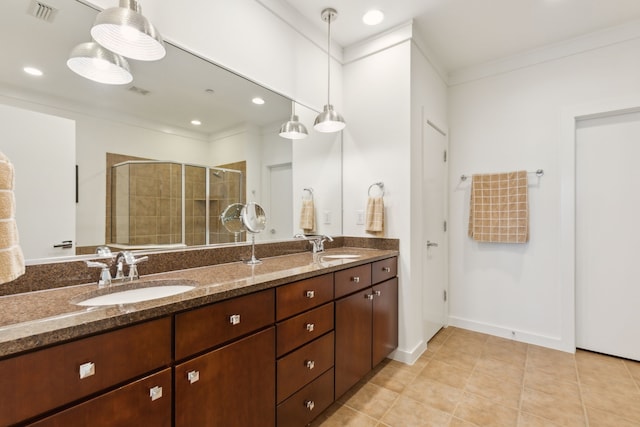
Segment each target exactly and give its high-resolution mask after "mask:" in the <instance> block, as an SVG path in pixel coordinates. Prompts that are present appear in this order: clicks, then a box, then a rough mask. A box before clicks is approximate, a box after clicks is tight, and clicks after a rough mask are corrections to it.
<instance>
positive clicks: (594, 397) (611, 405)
mask: <svg viewBox="0 0 640 427" xmlns="http://www.w3.org/2000/svg"><path fill="white" fill-rule="evenodd" d="M582 399H583V402H584V405H585V406H586V407H589V408H593V409H600V410H603V411H606V412H611V413H614V414H618V415H619V416H621V417H623V418H627V419H629V420H632V421H634V422H636V423H638V424H639V425H640V394H637V393H634V394H631V395H621V394H617V393H610V392H606V391H601V390H597V389H596V388H591V387H586V386H583V387H582Z"/></svg>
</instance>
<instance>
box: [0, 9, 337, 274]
mask: <svg viewBox="0 0 640 427" xmlns="http://www.w3.org/2000/svg"><path fill="white" fill-rule="evenodd" d="M114 4H115V2H114ZM42 8H44V9H42ZM97 13H98V11H96V10H95V9H94V8H92V7H90V6H88V5H86V4H84V3H82V2H79V1H76V0H44V1H35V0H3V1H2V2H1V3H0V37H2V40H4V42H3V45H2V48H1V49H0V51H1V53H2V57H3V59H2V67H0V89H1V92H0V132H2V134H3V135H2V138H0V151H2V152H4V153H5V154H6V155H7V156H8V157H9V158H10V159H11V160H12V162H13V163H14V167H15V171H16V186H15V195H16V210H17V213H16V219H17V222H18V227H19V231H20V240H21V245H22V247H23V251H24V252H25V257H26V258H27V259H28V260H29V261H30V262H31V263H37V262H44V260H45V259H50V258H59V257H68V256H72V255H81V254H88V253H93V251H94V249H95V248H96V247H97V246H99V245H103V244H105V243H107V244H111V243H114V242H113V241H110V239H112V236H113V235H114V234H116V231H115V229H116V228H118V229H120V228H121V227H122V224H123V223H126V226H127V227H129V228H130V229H133V225H134V222H135V221H142V220H141V219H133V217H131V218H130V219H123V220H122V221H120V222H117V221H116V220H117V218H116V216H119V215H120V213H121V210H122V206H123V205H122V203H124V204H128V205H129V206H127V207H128V209H131V210H135V209H137V210H138V211H140V210H141V209H142V205H145V204H146V205H152V206H151V208H149V206H146V208H149V209H150V210H148V211H146V212H147V213H146V214H145V216H147V217H148V218H146V219H145V220H144V221H146V222H144V224H142V222H140V223H139V224H138V225H139V227H138V228H143V227H145V228H146V229H147V230H146V233H148V234H151V233H153V230H154V227H156V228H157V229H158V230H159V229H160V227H161V224H164V225H166V221H171V219H167V218H169V216H170V215H169V214H168V213H167V212H169V213H173V212H175V211H176V210H178V209H182V213H183V215H184V214H185V213H186V215H188V216H189V217H187V218H185V217H184V216H183V217H182V218H181V220H180V221H181V222H180V224H179V225H178V223H175V224H174V225H173V231H178V230H177V228H178V227H181V230H179V231H180V233H181V234H180V236H181V237H180V238H165V240H161V241H159V244H158V245H154V244H152V243H150V242H146V241H144V240H140V241H129V242H127V243H128V244H129V245H128V246H126V247H127V249H154V248H156V249H157V248H161V249H167V248H175V247H182V246H183V245H185V244H186V245H202V244H220V243H226V242H228V241H230V240H229V239H228V237H220V236H216V235H215V233H214V231H215V230H214V228H216V227H220V224H219V222H220V221H219V218H217V217H216V215H218V212H221V211H223V210H224V208H225V207H226V206H225V205H226V204H227V203H231V202H233V201H236V200H235V199H233V197H236V196H235V194H238V197H239V198H240V200H237V201H240V202H244V203H246V202H257V203H259V204H260V205H261V206H263V207H264V209H265V211H266V213H267V218H268V222H267V227H266V230H265V231H264V232H263V233H261V234H260V236H259V237H258V239H259V240H284V239H290V238H292V236H293V235H294V234H295V233H299V232H303V231H307V232H309V230H302V229H301V228H300V219H301V218H300V214H301V210H302V207H303V205H304V206H307V203H306V202H305V201H308V200H309V198H312V199H313V203H314V208H315V227H314V229H313V230H311V231H313V232H317V233H322V234H328V235H339V234H341V233H342V196H341V188H342V184H341V176H342V173H341V170H342V165H341V152H342V149H341V135H340V134H320V133H317V132H314V131H313V129H312V126H311V124H312V123H313V119H314V117H315V115H316V112H315V111H313V110H311V109H309V108H307V107H304V106H302V105H299V104H296V114H297V115H298V116H300V120H301V121H302V122H303V123H305V124H306V125H307V127H308V129H309V137H308V138H306V139H304V140H297V141H291V140H288V139H283V138H281V137H280V136H278V130H279V127H280V125H281V124H282V123H283V122H285V121H286V120H287V119H288V118H289V117H290V115H291V107H292V103H291V100H290V99H287V98H286V97H283V96H281V95H279V94H277V93H274V92H273V91H270V90H268V89H266V88H264V87H261V86H259V85H257V84H255V83H253V82H251V81H249V80H247V79H244V78H242V77H241V76H238V75H236V74H234V73H233V72H230V71H229V70H226V69H224V68H222V67H220V66H217V65H215V64H213V63H211V62H209V61H206V60H203V59H202V58H199V57H197V56H195V55H193V54H191V53H189V52H187V51H185V50H183V49H181V48H179V47H176V46H174V45H172V44H170V43H167V55H166V57H165V58H163V59H162V60H160V61H155V62H140V61H133V60H132V61H130V65H131V70H132V74H133V76H134V80H133V82H132V83H130V84H127V85H118V86H114V85H104V84H99V83H95V82H92V81H90V80H87V79H84V78H82V77H80V76H78V75H76V74H74V73H73V72H72V71H71V70H69V69H68V68H67V66H66V60H67V58H68V55H69V53H70V51H71V49H72V48H73V47H74V46H76V45H78V44H80V43H83V42H87V41H90V34H89V30H90V28H91V25H92V23H93V21H94V19H95V15H96V14H97ZM159 30H160V31H162V29H161V28H160V29H159ZM219 42H220V43H225V40H220V41H219ZM27 66H31V67H36V68H39V69H41V70H42V71H43V73H44V74H43V75H42V76H32V75H29V74H27V73H25V72H24V71H23V68H24V67H27ZM265 66H269V65H268V64H265ZM254 98H261V99H262V100H263V101H264V104H262V105H257V104H254V103H253V102H252V100H253V99H254ZM192 120H198V121H199V122H200V124H199V125H195V124H192ZM148 162H152V163H151V164H152V166H153V168H149V167H146V166H148ZM156 162H158V163H159V164H156ZM160 163H161V164H160ZM123 164H124V165H125V166H124V167H123V166H122V165H123ZM116 165H118V166H116ZM138 166H145V168H143V167H140V168H138ZM159 168H163V169H162V170H163V172H159ZM178 168H179V169H180V170H181V172H180V174H181V176H182V179H183V180H184V181H185V183H184V184H182V183H181V184H179V185H180V187H181V191H182V193H181V194H182V195H183V196H184V197H183V198H187V200H186V201H177V200H176V201H172V200H170V199H169V198H167V199H166V200H161V199H162V197H161V196H160V194H164V193H162V192H163V191H165V190H166V188H164V187H166V186H168V185H174V184H170V182H171V181H170V179H169V178H167V177H170V176H173V175H172V174H175V175H176V176H177V174H178V172H177V169H178ZM151 169H153V172H150V171H151ZM151 173H153V174H157V176H162V177H164V178H162V179H160V178H159V179H157V180H156V181H157V182H156V183H155V184H149V183H148V182H147V183H144V182H143V181H142V180H141V179H138V178H136V177H139V176H143V175H149V174H151ZM162 174H164V175H162ZM194 177H198V178H194ZM199 177H202V179H203V181H202V182H203V183H206V185H207V186H208V187H207V190H203V191H204V193H206V194H207V197H209V199H207V201H206V202H205V203H204V204H203V202H202V200H201V199H202V198H200V200H199V197H198V196H196V193H197V192H198V191H200V189H199V184H198V183H199V182H200V181H198V182H196V181H195V180H196V179H200V178H199ZM125 178H127V179H129V181H126V183H125V184H124V187H125V188H127V189H128V190H129V191H130V193H134V192H140V191H141V187H142V186H144V185H158V188H157V189H156V190H157V191H156V193H157V194H154V197H156V198H157V199H156V200H151V196H149V197H147V199H146V200H142V199H133V198H131V197H129V198H128V199H127V197H124V198H125V199H127V200H125V201H124V202H119V203H120V205H119V207H118V208H117V209H116V208H114V207H113V206H111V203H113V201H114V200H116V199H117V197H115V195H112V194H110V193H111V192H112V190H113V189H115V188H116V182H115V181H117V183H118V184H119V186H120V187H122V186H123V182H124V181H123V180H124V179H125ZM165 178H166V179H165ZM202 185H203V188H204V185H205V184H202ZM120 187H118V188H120ZM114 191H115V190H114ZM117 191H120V190H117ZM230 194H234V196H233V197H232V196H231V195H230ZM129 195H130V194H129ZM188 196H190V197H191V198H188ZM120 198H123V197H122V196H120ZM213 199H215V200H213ZM305 209H306V208H305ZM198 212H199V213H200V214H202V213H203V212H207V213H208V214H209V217H208V218H209V219H206V218H205V217H203V216H202V215H195V213H198ZM154 216H155V218H153V217H154ZM127 221H129V222H130V223H128V222H127ZM202 221H204V222H207V221H210V222H211V224H209V227H210V228H209V229H208V230H207V232H208V233H209V234H207V236H206V237H205V238H201V237H198V236H196V237H194V236H191V237H190V238H188V237H186V236H187V235H188V234H189V230H193V227H194V224H196V225H197V224H200V223H201V222H202ZM200 225H202V224H200ZM165 237H166V236H165ZM234 239H235V240H238V239H239V240H242V241H244V240H246V236H244V235H241V236H234ZM232 241H233V240H232ZM116 249H118V247H116Z"/></svg>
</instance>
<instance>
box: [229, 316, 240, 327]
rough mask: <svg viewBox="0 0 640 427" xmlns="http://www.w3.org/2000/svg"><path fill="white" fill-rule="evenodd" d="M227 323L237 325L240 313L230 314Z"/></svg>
mask: <svg viewBox="0 0 640 427" xmlns="http://www.w3.org/2000/svg"><path fill="white" fill-rule="evenodd" d="M229 323H231V324H232V325H239V324H240V315H239V314H232V315H231V316H229Z"/></svg>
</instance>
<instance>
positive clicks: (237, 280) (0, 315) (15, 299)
mask: <svg viewBox="0 0 640 427" xmlns="http://www.w3.org/2000/svg"><path fill="white" fill-rule="evenodd" d="M336 254H350V255H358V257H357V258H346V259H340V258H338V259H336V258H331V255H336ZM396 255H398V252H397V251H395V250H379V249H363V248H353V247H341V248H335V249H330V250H328V251H326V252H324V253H321V254H315V255H314V254H312V253H310V252H303V253H297V254H292V255H282V256H275V257H270V258H263V259H262V263H261V264H257V265H247V264H244V263H242V262H234V263H227V264H218V265H211V266H206V267H197V268H191V269H186V270H179V271H171V272H167V273H157V274H150V275H146V276H144V277H141V278H140V281H139V282H138V283H139V284H140V283H142V282H144V283H146V282H148V281H155V280H163V281H164V280H166V279H176V280H178V281H180V280H188V281H191V282H195V283H189V284H195V285H196V286H195V288H194V289H192V290H190V291H187V292H184V293H182V294H178V295H175V296H170V297H165V298H158V299H153V300H149V301H144V302H139V303H133V304H122V305H111V306H95V307H83V306H79V305H76V304H75V303H74V301H75V302H77V301H81V300H83V299H85V298H86V297H89V296H92V295H93V294H95V293H97V292H103V291H102V290H99V289H98V285H96V284H84V285H75V286H67V287H63V288H54V289H49V290H42V291H33V292H26V293H21V294H15V295H8V296H3V297H0V357H6V356H10V355H14V354H18V353H21V352H24V351H27V350H33V349H37V348H39V347H44V346H49V345H53V344H57V343H61V342H64V341H67V340H71V339H75V338H79V337H82V336H85V335H90V334H94V333H98V332H102V331H106V330H109V329H113V328H116V327H120V326H125V325H128V324H132V323H136V322H140V321H144V320H149V319H154V318H158V317H162V316H166V315H170V314H172V313H176V312H178V311H182V310H188V309H192V308H195V307H198V306H201V305H205V304H209V303H212V302H215V301H220V300H224V299H228V298H231V297H235V296H239V295H244V294H248V293H251V292H255V291H259V290H262V289H269V288H272V287H275V286H278V285H282V284H284V283H288V282H291V281H295V280H301V279H306V278H309V277H314V276H318V275H321V274H325V273H331V272H334V271H338V270H342V269H344V268H348V267H353V266H357V265H361V264H366V263H369V262H372V261H376V260H379V259H384V258H388V257H391V256H396ZM134 283H135V282H134ZM113 286H114V287H116V288H117V287H118V286H123V287H126V286H128V285H120V284H115V285H113ZM123 289H124V288H123Z"/></svg>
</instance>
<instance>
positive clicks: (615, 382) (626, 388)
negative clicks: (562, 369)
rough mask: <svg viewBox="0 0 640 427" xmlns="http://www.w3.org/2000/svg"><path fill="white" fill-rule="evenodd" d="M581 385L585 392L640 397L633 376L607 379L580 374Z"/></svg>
mask: <svg viewBox="0 0 640 427" xmlns="http://www.w3.org/2000/svg"><path fill="white" fill-rule="evenodd" d="M578 376H579V380H580V385H581V387H582V389H583V390H594V391H596V392H602V393H605V392H606V393H615V394H622V395H626V394H637V395H640V389H638V386H637V385H636V382H635V381H634V379H633V378H632V377H631V376H627V377H626V378H624V377H619V376H613V377H607V376H606V375H598V374H595V373H585V374H581V373H578Z"/></svg>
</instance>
